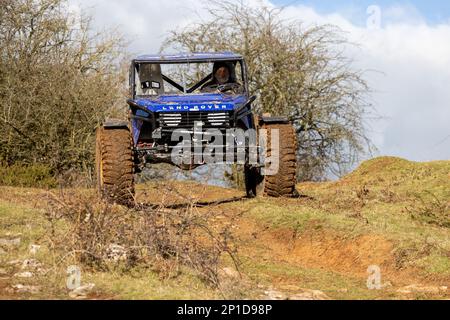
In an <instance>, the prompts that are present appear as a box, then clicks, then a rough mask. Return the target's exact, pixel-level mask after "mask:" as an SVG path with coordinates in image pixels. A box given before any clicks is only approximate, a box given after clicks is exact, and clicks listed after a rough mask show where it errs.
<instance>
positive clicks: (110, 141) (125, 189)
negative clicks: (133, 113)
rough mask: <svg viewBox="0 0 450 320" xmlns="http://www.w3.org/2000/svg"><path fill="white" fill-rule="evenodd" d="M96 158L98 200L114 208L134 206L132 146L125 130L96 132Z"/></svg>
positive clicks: (128, 134)
mask: <svg viewBox="0 0 450 320" xmlns="http://www.w3.org/2000/svg"><path fill="white" fill-rule="evenodd" d="M95 158H96V159H95V160H96V169H97V187H98V192H99V194H100V196H101V197H102V198H104V199H106V200H107V201H110V202H113V203H116V204H120V205H124V206H129V207H130V206H133V205H134V203H135V189H134V161H133V143H132V137H131V133H130V131H129V130H128V128H111V129H109V128H108V129H106V128H103V127H100V128H99V129H97V133H96V157H95Z"/></svg>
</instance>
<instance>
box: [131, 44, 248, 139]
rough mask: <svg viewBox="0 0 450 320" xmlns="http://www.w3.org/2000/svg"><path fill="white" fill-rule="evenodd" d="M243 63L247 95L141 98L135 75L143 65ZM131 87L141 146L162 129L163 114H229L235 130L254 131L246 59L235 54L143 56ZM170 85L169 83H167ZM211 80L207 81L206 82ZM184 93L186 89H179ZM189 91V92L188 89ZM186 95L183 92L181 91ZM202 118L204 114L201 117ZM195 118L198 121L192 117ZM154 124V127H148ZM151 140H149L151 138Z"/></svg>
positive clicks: (136, 62) (135, 62)
mask: <svg viewBox="0 0 450 320" xmlns="http://www.w3.org/2000/svg"><path fill="white" fill-rule="evenodd" d="M216 62H234V63H237V62H239V64H240V66H241V74H242V79H240V80H241V81H242V82H243V89H244V90H243V91H244V93H243V94H236V93H235V94H231V93H219V92H217V93H186V92H184V93H180V94H162V95H158V96H145V97H144V96H137V95H136V90H135V89H134V88H135V87H136V84H135V73H136V70H137V68H136V67H137V66H139V65H140V64H184V63H216ZM130 71H131V72H130V86H131V91H132V100H131V104H134V107H132V116H131V125H132V130H133V138H134V142H135V145H136V146H137V145H138V144H139V142H140V139H143V137H144V136H145V137H148V131H149V130H150V129H149V128H150V127H151V130H154V129H155V128H157V127H158V119H160V116H159V115H160V114H162V113H179V114H182V116H183V119H184V118H186V117H185V114H186V113H187V114H191V113H192V114H194V115H195V114H196V113H206V114H209V113H214V112H221V113H223V112H227V113H228V115H229V116H230V119H231V121H232V123H233V125H234V126H237V127H240V128H242V129H244V130H246V129H251V128H254V123H253V118H252V112H251V102H249V97H248V93H247V92H248V80H247V67H246V65H245V61H244V58H243V57H242V56H241V55H239V54H235V53H232V52H213V53H179V54H167V55H160V54H159V55H142V56H138V57H136V58H135V59H134V60H133V61H132V66H131V69H130ZM163 77H164V76H163ZM164 80H165V81H168V80H167V79H164ZM204 80H207V79H204ZM178 89H180V90H181V89H182V88H178ZM185 90H186V89H185ZM181 91H182V90H181ZM200 117H201V114H200ZM192 118H195V117H192ZM146 122H147V123H151V126H150V127H149V125H145V123H146ZM147 139H148V138H147Z"/></svg>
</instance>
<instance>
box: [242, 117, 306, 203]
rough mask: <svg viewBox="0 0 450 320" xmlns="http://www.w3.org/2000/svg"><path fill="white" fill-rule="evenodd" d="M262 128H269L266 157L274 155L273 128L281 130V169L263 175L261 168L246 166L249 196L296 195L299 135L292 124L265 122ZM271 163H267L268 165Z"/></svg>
mask: <svg viewBox="0 0 450 320" xmlns="http://www.w3.org/2000/svg"><path fill="white" fill-rule="evenodd" d="M260 129H267V144H266V148H265V151H264V152H265V157H264V158H266V159H268V158H269V157H270V156H271V155H272V150H271V148H272V141H271V139H272V137H271V130H272V129H278V130H279V137H280V141H279V152H280V157H279V170H278V173H277V174H275V175H264V176H263V175H261V169H259V168H254V167H253V168H252V167H245V184H246V189H247V196H248V197H250V198H254V197H275V198H278V197H294V196H296V195H297V194H298V193H297V190H296V189H295V185H296V182H297V177H296V174H297V156H296V152H297V136H296V134H295V130H294V128H293V126H292V125H291V124H263V125H262V126H261V128H260ZM269 166H270V164H269V163H267V164H266V167H269Z"/></svg>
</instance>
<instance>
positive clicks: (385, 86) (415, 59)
mask: <svg viewBox="0 0 450 320" xmlns="http://www.w3.org/2000/svg"><path fill="white" fill-rule="evenodd" d="M69 1H70V3H71V4H72V5H75V4H81V5H82V6H88V7H89V6H91V7H92V9H91V12H92V13H93V14H94V15H95V19H96V24H95V26H96V27H97V28H103V27H112V26H120V30H121V31H122V32H123V33H124V34H126V35H127V36H128V37H129V38H130V39H131V40H133V43H132V44H131V46H130V48H131V50H132V51H133V52H134V53H143V52H146V53H148V52H157V51H158V50H159V47H160V45H161V42H162V40H163V39H164V38H165V36H166V35H167V32H168V31H169V30H171V29H173V28H175V27H176V26H180V27H181V26H183V25H186V24H188V23H190V22H194V21H199V20H201V19H207V15H206V11H205V10H203V9H202V5H203V4H202V3H201V2H199V1H195V0H183V1H182V0H171V1H156V0H135V1H121V0H95V1H88V0H69ZM253 2H254V3H255V4H257V3H262V2H264V3H265V4H267V3H269V2H267V1H265V0H264V1H259V0H253ZM284 15H285V17H287V18H290V19H298V20H300V21H304V22H305V24H306V25H308V24H309V25H310V24H323V23H332V24H335V25H338V26H339V27H340V28H341V29H343V30H344V31H346V32H347V36H348V37H349V39H350V40H351V41H354V42H358V43H360V44H361V46H360V47H359V48H353V49H349V51H348V54H349V55H350V56H352V57H353V58H354V59H355V60H356V62H355V63H356V66H357V67H358V68H361V69H368V70H373V69H375V70H378V71H380V72H381V73H377V72H369V73H368V74H367V79H368V81H369V83H370V85H371V86H372V88H373V89H374V90H375V93H374V95H373V98H374V100H375V103H376V107H377V109H378V112H379V113H380V114H381V115H383V116H385V117H386V119H385V120H383V121H377V122H373V123H372V129H373V131H374V132H373V133H372V137H373V140H374V141H375V143H376V144H377V146H378V148H379V149H380V154H383V155H396V156H401V157H405V158H408V159H411V160H418V161H425V160H437V159H450V138H448V139H446V137H448V136H449V135H450V121H449V120H450V41H448V39H450V21H449V22H448V23H447V24H440V25H433V26H430V25H428V24H427V23H426V22H425V19H424V18H423V17H422V16H421V15H420V12H418V11H417V10H416V9H415V8H414V7H412V6H392V7H390V8H383V11H382V15H381V19H382V21H381V22H382V24H381V26H382V28H381V29H378V30H368V29H366V28H364V27H360V26H357V25H355V24H354V23H352V21H351V20H350V19H349V18H348V15H345V16H344V15H342V14H340V13H333V14H318V13H317V12H316V11H315V10H314V9H313V8H310V7H306V6H302V5H292V6H289V7H287V8H286V10H285V12H284Z"/></svg>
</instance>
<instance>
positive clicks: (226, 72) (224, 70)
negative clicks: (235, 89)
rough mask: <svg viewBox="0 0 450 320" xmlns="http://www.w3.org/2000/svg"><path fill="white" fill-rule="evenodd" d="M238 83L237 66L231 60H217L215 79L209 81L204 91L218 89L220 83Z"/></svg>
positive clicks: (202, 89)
mask: <svg viewBox="0 0 450 320" xmlns="http://www.w3.org/2000/svg"><path fill="white" fill-rule="evenodd" d="M228 83H236V84H237V81H236V74H235V66H234V64H233V63H231V62H216V63H214V67H213V79H212V80H211V81H209V82H207V83H206V84H205V85H204V86H203V87H202V88H201V91H202V92H212V91H216V90H217V87H218V86H220V85H224V84H228Z"/></svg>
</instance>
